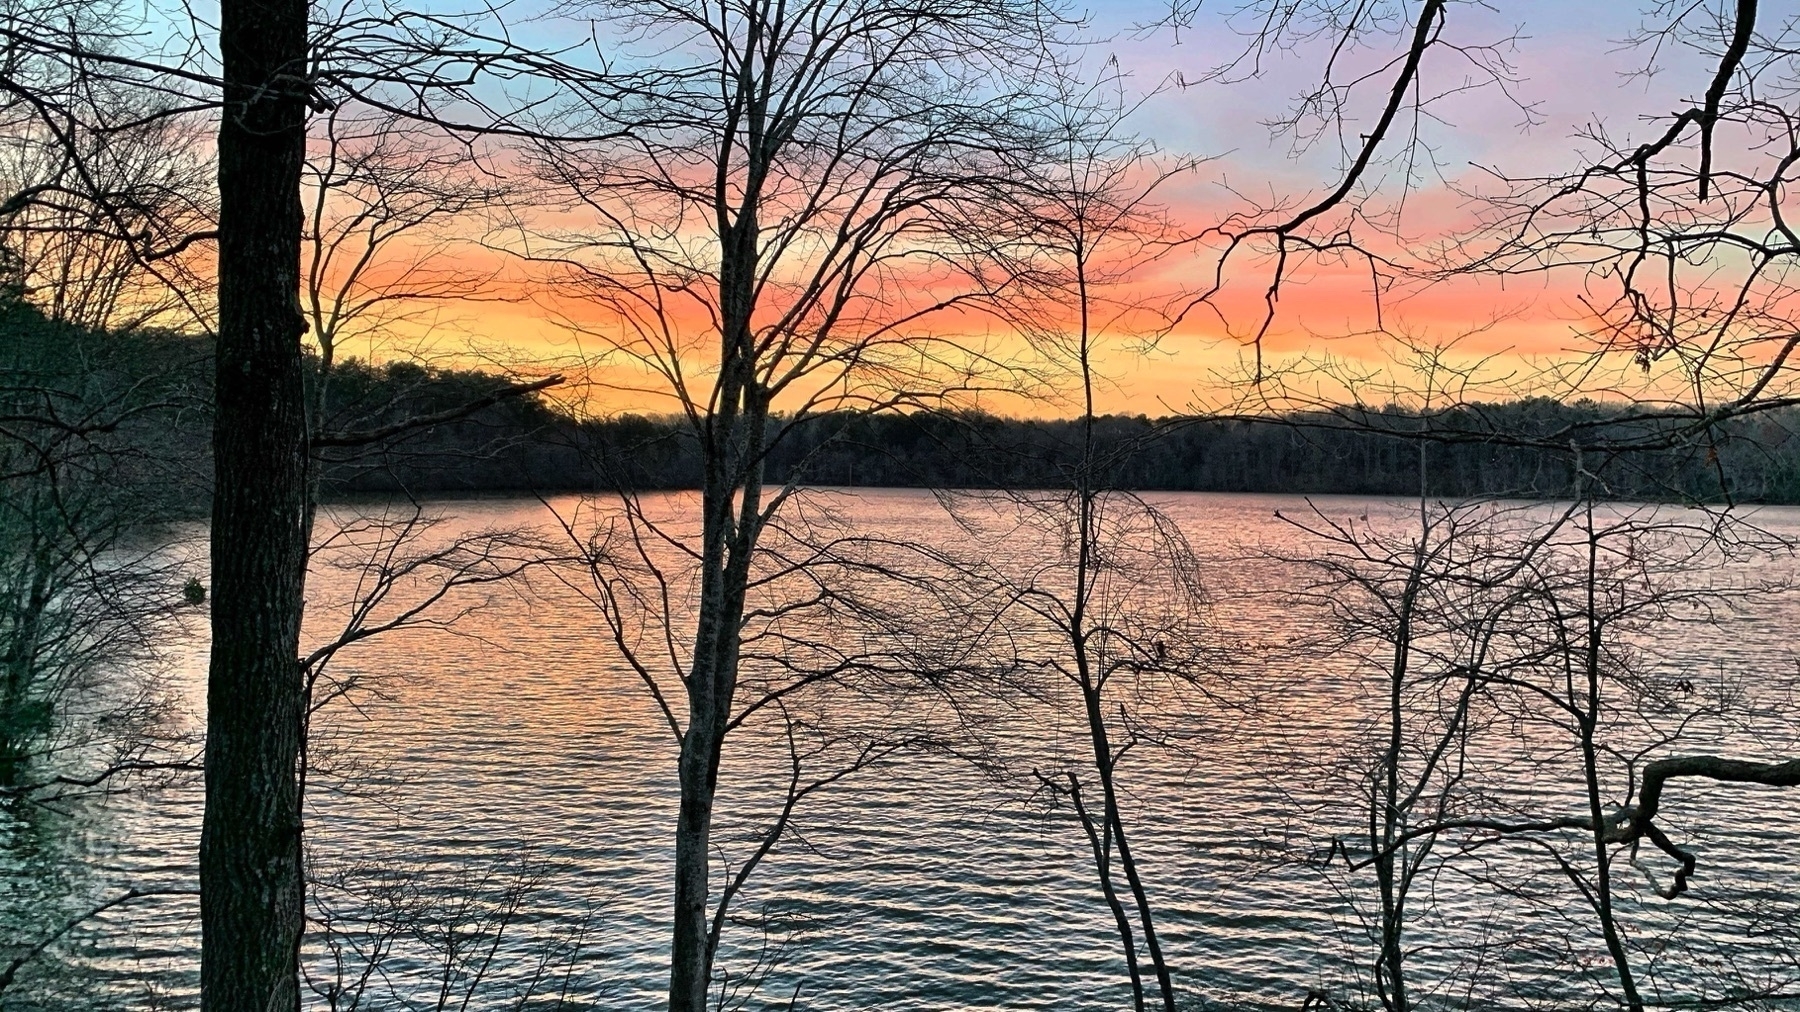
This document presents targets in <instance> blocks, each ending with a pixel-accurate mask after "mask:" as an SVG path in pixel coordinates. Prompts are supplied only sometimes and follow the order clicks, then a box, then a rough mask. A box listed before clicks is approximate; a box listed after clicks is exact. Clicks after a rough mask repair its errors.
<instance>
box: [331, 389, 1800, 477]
mask: <svg viewBox="0 0 1800 1012" xmlns="http://www.w3.org/2000/svg"><path fill="white" fill-rule="evenodd" d="M333 382H334V383H337V384H339V389H340V397H338V398H334V403H338V404H340V405H342V406H343V408H344V409H345V410H346V411H354V410H356V409H357V406H359V405H360V406H362V407H363V408H364V409H366V411H367V412H370V414H369V417H368V418H366V419H365V421H364V424H379V423H380V421H381V420H383V419H385V418H389V417H394V418H399V417H404V416H405V415H407V414H408V413H413V414H418V413H428V412H434V411H444V410H448V409H450V408H451V407H453V406H454V405H455V404H457V403H460V402H466V401H467V400H469V399H471V398H474V397H478V396H480V395H481V393H482V392H483V391H487V390H491V389H493V388H494V387H496V386H497V385H499V384H500V383H501V382H503V381H502V380H500V379H499V378H498V377H494V376H491V375H484V374H481V373H475V372H455V371H441V372H440V371H430V370H423V369H420V368H419V367H417V366H405V365H395V366H386V367H382V368H379V369H375V368H370V367H367V366H364V365H361V364H352V365H350V366H347V367H344V368H342V369H341V370H340V371H339V373H338V375H337V376H336V377H335V378H334V381H333ZM1633 417H1634V419H1635V420H1632V419H1625V418H1622V417H1621V414H1620V410H1619V409H1616V408H1611V407H1607V406H1604V405H1601V404H1597V403H1593V402H1584V403H1578V404H1573V405H1568V404H1561V403H1558V402H1555V401H1551V400H1547V399H1532V400H1525V401H1518V402H1513V403H1507V404H1488V405H1471V406H1468V407H1465V408H1460V409H1457V410H1453V411H1448V412H1439V413H1435V414H1433V415H1432V416H1431V417H1430V418H1429V419H1426V418H1422V417H1421V416H1420V415H1418V414H1417V413H1414V412H1410V411H1405V410H1402V409H1396V408H1389V409H1383V410H1378V411H1365V412H1359V413H1355V414H1351V413H1332V414H1325V413H1319V414H1312V415H1290V416H1287V417H1284V418H1281V419H1271V420H1268V421H1249V420H1213V419H1191V418H1149V417H1146V416H1143V415H1136V416H1124V415H1109V416H1106V417H1104V418H1101V419H1098V420H1097V423H1096V426H1095V441H1096V444H1097V447H1098V451H1099V452H1098V453H1097V454H1096V459H1098V460H1100V461H1102V467H1103V469H1104V471H1105V473H1104V475H1103V476H1102V478H1103V480H1104V481H1105V482H1107V483H1108V484H1110V485H1112V486H1114V487H1120V488H1131V489H1139V490H1158V491H1197V492H1277V493H1305V494H1329V493H1344V494H1358V495H1416V494H1417V493H1418V492H1419V491H1420V489H1421V479H1423V487H1424V488H1425V489H1426V491H1427V492H1428V493H1429V494H1431V495H1436V496H1445V497H1452V498H1454V497H1464V496H1474V495H1516V496H1524V497H1555V496H1560V495H1565V494H1568V493H1569V491H1570V490H1571V488H1572V487H1573V486H1572V483H1573V482H1574V480H1575V466H1576V465H1575V462H1574V460H1573V459H1572V458H1571V457H1570V456H1569V455H1568V453H1566V452H1564V451H1562V450H1560V448H1556V447H1544V446H1531V445H1521V444H1522V443H1523V444H1528V443H1530V442H1531V441H1533V440H1540V439H1546V438H1547V437H1551V436H1552V435H1553V434H1555V433H1558V432H1562V431H1565V430H1567V429H1569V428H1570V427H1571V426H1579V427H1583V428H1584V430H1585V432H1586V433H1587V434H1588V435H1590V436H1599V437H1601V438H1602V441H1603V440H1604V439H1605V438H1608V437H1610V438H1611V439H1613V440H1614V441H1616V442H1617V443H1619V444H1621V445H1624V444H1630V443H1633V442H1634V441H1636V440H1638V439H1639V438H1640V437H1642V436H1643V435H1644V434H1645V433H1646V432H1647V431H1650V430H1651V429H1652V428H1654V425H1655V420H1654V419H1650V420H1645V419H1643V418H1642V417H1641V416H1636V415H1634V416H1633ZM1797 423H1800V413H1797V412H1795V411H1779V412H1770V413H1766V414H1762V415H1758V416H1755V417H1752V418H1747V419H1741V420H1737V421H1732V422H1727V423H1723V424H1721V425H1718V426H1715V427H1714V428H1713V429H1712V430H1711V431H1710V432H1708V433H1707V434H1706V435H1705V436H1703V437H1700V438H1696V439H1694V440H1690V441H1676V442H1675V444H1674V445H1673V446H1671V447H1669V448H1666V449H1660V450H1634V451H1631V452H1621V453H1618V454H1615V455H1611V456H1600V457H1598V458H1596V456H1595V455H1594V454H1592V453H1591V452H1590V455H1589V457H1588V458H1587V459H1586V460H1584V461H1583V462H1582V466H1583V467H1584V468H1585V469H1586V470H1587V471H1589V472H1590V473H1591V474H1593V475H1596V476H1597V477H1598V479H1599V480H1600V481H1601V482H1603V483H1604V485H1605V487H1606V490H1607V495H1609V496H1611V497H1614V498H1621V499H1638V500H1676V501H1692V500H1698V501H1707V502H1719V501H1727V500H1728V501H1733V502H1766V503H1794V502H1800V441H1797V440H1796V439H1795V437H1794V432H1795V428H1796V424H1797ZM770 424H771V429H772V432H771V435H772V436H773V435H774V431H773V430H774V429H775V427H776V426H777V425H778V424H779V423H778V422H771V423H770ZM1421 432H1427V433H1429V434H1430V435H1429V436H1428V438H1427V439H1426V440H1424V441H1423V447H1424V449H1423V460H1421V443H1422V441H1421V439H1420V433H1421ZM1081 445H1082V428H1081V426H1080V424H1079V423H1078V422H1076V421H1073V420H1036V419H1012V418H1001V417H997V416H994V415H988V414H977V413H951V414H933V413H915V414H883V415H862V414H854V415H852V414H846V415H827V416H822V417H819V418H815V419H812V420H810V421H808V422H806V423H804V424H802V425H798V426H793V427H789V428H787V429H786V430H785V432H784V433H783V434H782V437H781V438H780V439H779V440H778V441H776V442H775V445H774V448H773V450H772V451H771V453H770V455H769V458H768V472H767V473H768V478H769V480H771V481H774V482H798V483H802V484H816V485H834V486H860V487H935V488H1044V487H1059V486H1063V485H1066V484H1068V481H1069V476H1070V473H1071V470H1072V469H1073V468H1074V467H1076V466H1077V462H1078V461H1079V460H1080V459H1081ZM700 460H701V458H700V453H699V449H698V446H697V444H696V441H695V437H694V435H693V433H692V431H691V430H690V429H689V427H688V426H687V424H686V423H685V422H684V421H682V420H680V419H671V418H654V417H645V416H641V415H633V414H624V415H619V416H616V417H612V418H607V419H603V420H577V419H575V418H573V417H571V416H570V415H569V414H567V413H565V412H563V411H561V410H559V409H558V408H557V407H555V406H554V405H553V404H551V403H550V402H549V401H546V400H543V399H540V398H537V397H530V398H520V399H517V400H514V401H509V402H506V403H504V404H501V405H497V406H495V407H493V408H490V409H487V410H485V411H483V412H481V413H479V414H476V415H472V416H470V417H468V418H466V419H462V420H458V421H456V422H453V423H450V424H446V425H441V426H437V427H435V428H432V429H429V430H421V431H418V432H414V433H411V434H409V435H408V436H406V437H405V438H403V439H399V440H395V441H393V442H392V443H389V444H387V445H383V446H381V447H378V448H374V449H372V450H370V451H366V452H360V453H356V454H346V455H343V456H342V457H340V458H337V459H336V462H335V464H334V470H333V471H332V472H331V475H330V480H331V483H332V485H333V487H334V488H336V489H338V490H340V491H346V492H348V491H356V492H373V491H398V490H402V489H404V490H411V491H415V492H454V491H489V490H509V489H527V488H529V489H538V490H555V491H587V490H597V489H612V488H631V489H640V490H659V489H689V488H695V487H697V485H698V483H699V481H700V467H701V463H700ZM1421 469H1423V474H1421Z"/></svg>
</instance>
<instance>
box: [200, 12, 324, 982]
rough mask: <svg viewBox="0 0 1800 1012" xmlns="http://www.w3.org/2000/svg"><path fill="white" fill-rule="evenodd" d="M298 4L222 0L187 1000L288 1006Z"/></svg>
mask: <svg viewBox="0 0 1800 1012" xmlns="http://www.w3.org/2000/svg"><path fill="white" fill-rule="evenodd" d="M307 13H308V11H307V4H306V2H305V0H224V2H223V4H222V5H221V10H220V32H219V48H220V53H221V56H222V58H223V63H224V75H225V109H224V115H223V117H222V120H221V124H220V127H219V197H220V212H219V334H218V349H217V373H216V376H215V386H214V397H215V402H216V412H217V414H216V416H215V421H214V428H213V478H214V486H213V516H212V583H213V587H212V590H213V593H212V599H213V605H212V627H213V641H212V662H211V668H210V671H209V675H208V682H207V736H206V816H205V822H204V825H203V828H202V831H201V841H200V889H201V974H200V983H201V1005H202V1008H203V1009H205V1010H206V1012H282V1010H290V1009H298V1008H299V1005H300V993H299V981H298V974H297V969H298V960H299V946H300V935H301V929H302V924H303V911H302V907H301V903H302V897H303V893H304V888H303V883H302V878H301V875H302V870H301V858H300V786H299V768H298V767H299V761H300V752H301V733H302V731H301V727H302V719H303V711H304V698H303V687H302V682H301V673H300V667H299V662H298V659H297V658H298V654H299V641H300V618H301V608H302V587H303V582H304V579H305V572H306V549H307V546H306V535H305V519H306V470H307V467H306V463H307V446H306V412H305V403H304V392H303V389H302V384H301V352H300V338H301V335H302V333H303V331H304V323H303V322H302V318H301V315H300V307H299V302H298V299H299V287H300V235H301V211H300V168H301V160H302V158H303V157H304V155H305V142H306V133H305V130H306V124H305V114H306V110H305V105H304V93H303V91H302V90H301V85H300V83H299V82H300V80H301V77H302V75H303V74H304V73H305V63H306V27H307Z"/></svg>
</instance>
